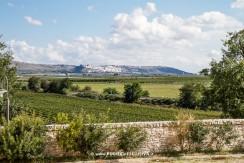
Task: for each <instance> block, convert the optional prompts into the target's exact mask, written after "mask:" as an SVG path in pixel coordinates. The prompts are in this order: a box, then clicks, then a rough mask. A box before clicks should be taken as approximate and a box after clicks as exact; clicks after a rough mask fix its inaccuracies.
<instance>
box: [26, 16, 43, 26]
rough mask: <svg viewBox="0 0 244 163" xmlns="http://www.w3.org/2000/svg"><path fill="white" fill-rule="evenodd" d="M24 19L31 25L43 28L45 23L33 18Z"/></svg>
mask: <svg viewBox="0 0 244 163" xmlns="http://www.w3.org/2000/svg"><path fill="white" fill-rule="evenodd" d="M24 19H25V20H26V21H27V22H28V23H29V24H31V25H34V26H42V25H43V23H42V22H41V21H40V20H37V19H34V18H32V17H31V16H25V17H24Z"/></svg>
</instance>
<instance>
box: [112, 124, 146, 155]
mask: <svg viewBox="0 0 244 163" xmlns="http://www.w3.org/2000/svg"><path fill="white" fill-rule="evenodd" d="M146 137H147V134H146V132H145V131H144V130H142V129H141V128H139V127H127V128H122V129H120V130H119V132H118V133H117V138H118V148H119V149H121V150H123V151H124V152H129V151H133V150H136V149H137V148H139V147H140V145H142V143H143V142H144V141H145V140H146Z"/></svg>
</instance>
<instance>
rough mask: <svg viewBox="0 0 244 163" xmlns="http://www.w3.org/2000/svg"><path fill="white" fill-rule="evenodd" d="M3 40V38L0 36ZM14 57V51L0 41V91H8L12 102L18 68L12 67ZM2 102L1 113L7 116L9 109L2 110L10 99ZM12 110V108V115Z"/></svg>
mask: <svg viewBox="0 0 244 163" xmlns="http://www.w3.org/2000/svg"><path fill="white" fill-rule="evenodd" d="M0 38H1V36H0ZM12 62H13V57H12V51H10V50H9V49H8V47H7V45H6V44H5V43H4V42H2V41H0V89H1V88H3V89H7V90H8V98H10V101H12V95H13V93H14V85H15V81H16V78H17V76H16V68H15V67H14V66H13V65H12ZM6 96H7V95H6V93H5V95H4V98H3V99H1V100H0V110H1V113H3V114H5V115H7V108H5V109H3V110H2V106H7V103H8V98H7V97H6ZM12 110H13V109H12V108H10V115H11V114H12Z"/></svg>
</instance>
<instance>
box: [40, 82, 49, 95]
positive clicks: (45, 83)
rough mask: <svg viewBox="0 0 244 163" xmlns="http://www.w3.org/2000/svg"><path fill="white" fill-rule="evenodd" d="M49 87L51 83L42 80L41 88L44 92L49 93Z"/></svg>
mask: <svg viewBox="0 0 244 163" xmlns="http://www.w3.org/2000/svg"><path fill="white" fill-rule="evenodd" d="M49 85H50V82H49V81H48V80H45V79H42V80H41V88H42V90H43V92H48V90H49Z"/></svg>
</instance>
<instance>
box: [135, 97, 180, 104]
mask: <svg viewBox="0 0 244 163" xmlns="http://www.w3.org/2000/svg"><path fill="white" fill-rule="evenodd" d="M139 102H140V103H141V104H151V105H162V106H165V105H170V106H176V105H177V103H178V101H177V99H174V98H167V97H165V98H141V99H140V101H139Z"/></svg>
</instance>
